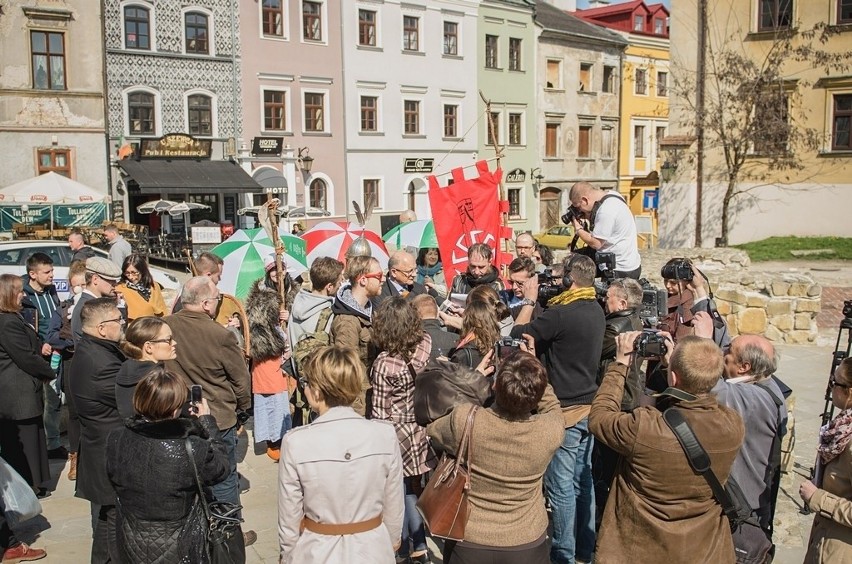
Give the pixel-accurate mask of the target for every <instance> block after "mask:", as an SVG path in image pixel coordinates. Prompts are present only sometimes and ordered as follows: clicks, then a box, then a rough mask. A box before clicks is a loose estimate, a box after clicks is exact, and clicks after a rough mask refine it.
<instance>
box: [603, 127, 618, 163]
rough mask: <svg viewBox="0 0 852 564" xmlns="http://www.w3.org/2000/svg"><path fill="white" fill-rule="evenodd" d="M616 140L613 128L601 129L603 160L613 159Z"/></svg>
mask: <svg viewBox="0 0 852 564" xmlns="http://www.w3.org/2000/svg"><path fill="white" fill-rule="evenodd" d="M614 140H615V135H614V130H613V128H611V127H604V128H603V129H601V158H602V159H611V158H612V155H613V153H614V151H613V150H612V147H613V141H614Z"/></svg>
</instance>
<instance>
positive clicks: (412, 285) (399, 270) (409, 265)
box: [373, 251, 444, 306]
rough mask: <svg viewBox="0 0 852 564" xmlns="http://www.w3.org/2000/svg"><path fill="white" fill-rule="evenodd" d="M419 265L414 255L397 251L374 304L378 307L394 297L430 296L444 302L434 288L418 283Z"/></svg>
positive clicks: (393, 255)
mask: <svg viewBox="0 0 852 564" xmlns="http://www.w3.org/2000/svg"><path fill="white" fill-rule="evenodd" d="M416 277H417V264H416V263H415V261H414V255H412V254H411V253H409V252H406V251H396V252H395V253H393V254H391V256H390V258H389V259H388V275H387V276H386V277H385V281H384V282H383V283H382V291H381V293H380V294H379V295H378V296H376V297H375V298H373V304H374V305H376V306H378V305H379V304H381V303H382V302H383V301H385V300H386V299H388V298H390V297H393V296H403V297H404V298H406V299H408V300H413V299H414V297H415V296H422V295H424V294H427V295H430V296H432V297H433V298H435V300H436V301H438V302H439V303H440V302H443V301H444V299H443V298H442V297H441V296H440V294H438V292H436V291H435V290H433V289H432V288H427V287H426V286H425V285H423V284H421V283H419V282H417V281H416V280H415V278H416Z"/></svg>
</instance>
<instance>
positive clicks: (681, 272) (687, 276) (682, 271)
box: [660, 258, 695, 282]
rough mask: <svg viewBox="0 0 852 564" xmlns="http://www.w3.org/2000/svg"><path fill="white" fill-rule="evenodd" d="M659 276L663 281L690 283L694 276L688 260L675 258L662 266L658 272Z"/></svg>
mask: <svg viewBox="0 0 852 564" xmlns="http://www.w3.org/2000/svg"><path fill="white" fill-rule="evenodd" d="M660 276H662V277H663V279H665V280H684V281H686V282H691V281H692V278H693V277H694V276H695V271H694V270H692V263H691V262H689V259H685V258H677V259H672V260H670V261H669V262H667V263H666V264H664V265H663V268H662V269H661V270H660Z"/></svg>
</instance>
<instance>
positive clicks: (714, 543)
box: [589, 332, 745, 564]
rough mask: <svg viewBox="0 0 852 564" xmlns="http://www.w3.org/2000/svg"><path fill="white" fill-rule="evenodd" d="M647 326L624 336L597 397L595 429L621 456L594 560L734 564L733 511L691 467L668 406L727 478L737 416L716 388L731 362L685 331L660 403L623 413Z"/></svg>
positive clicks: (736, 443)
mask: <svg viewBox="0 0 852 564" xmlns="http://www.w3.org/2000/svg"><path fill="white" fill-rule="evenodd" d="M640 335H642V333H636V332H630V333H623V334H621V335H619V336H618V339H617V348H618V352H617V355H616V360H615V362H613V363H612V364H610V365H609V369H608V370H607V372H606V375H605V376H604V379H603V383H602V384H601V387H600V390H599V391H598V394H597V396H595V399H594V402H593V403H592V410H591V414H590V415H589V428H590V429H591V431H592V433H594V436H595V437H596V439H597V440H599V441H601V442H602V443H604V444H605V445H607V446H608V447H610V448H612V449H613V450H615V451H616V452H618V453H619V454H620V455H621V456H622V461H621V462H620V463H619V465H618V468H617V473H616V476H615V480H614V481H613V484H612V493H611V494H610V499H609V502H608V503H607V505H606V508H605V509H604V516H603V521H602V523H601V528H600V542H598V551H597V554H596V555H595V561H596V562H598V563H599V564H607V563H611V562H618V563H620V562H624V561H625V559H626V556H625V555H628V554H629V555H630V559H631V560H633V561H635V562H672V563H674V562H731V563H732V562H733V561H734V546H733V541H732V539H731V529H730V525H729V523H728V518H727V516H726V515H725V514H724V513H723V512H722V509H721V507H720V506H719V503H718V502H717V501H716V499H715V498H714V496H713V493H712V490H711V489H710V485H709V484H708V483H707V480H706V479H705V478H704V476H702V475H701V474H697V473H696V472H694V471H693V470H692V467H691V466H690V464H689V460H688V459H687V456H686V453H685V452H684V451H683V448H682V447H681V445H680V443H679V442H678V439H677V437H675V434H674V432H673V431H672V430H671V428H670V427H669V426H668V424H667V423H666V422H665V420H664V419H663V411H664V410H665V409H667V408H669V407H677V408H678V411H680V412H681V414H682V415H683V418H684V419H685V420H686V421H687V422H688V423H689V425H690V427H691V428H692V430H693V431H694V433H695V436H696V437H697V439H698V441H699V442H700V443H701V445H702V446H703V447H704V449H705V450H706V451H707V452H708V453H709V457H710V462H711V467H712V469H713V472H714V473H715V474H716V476H717V477H718V478H719V480H720V482H722V483H725V481H726V480H727V479H728V474H729V472H730V470H731V466H732V465H733V463H734V459H735V458H736V456H737V452H738V451H739V449H740V445H741V444H742V442H743V435H744V432H745V431H744V427H743V422H742V419H741V418H740V416H739V415H738V414H737V413H736V412H735V411H733V410H732V409H729V408H727V407H722V406H720V405H719V403H718V402H717V401H716V396H715V395H714V394H713V393H711V390H712V389H713V386H715V385H716V383H717V382H718V381H719V376H720V375H721V374H722V371H723V369H724V366H725V364H724V360H723V358H722V352H721V351H720V350H719V347H717V346H716V344H715V343H713V342H712V341H711V340H709V339H702V338H700V337H694V336H689V337H684V338H683V339H682V340H681V342H680V343H679V344H678V345H677V346H676V347H674V351H673V352H672V354H671V357H670V362H669V366H670V367H671V368H670V370H669V373H668V384H669V388H668V389H666V391H665V393H664V394H663V395H662V397H661V398H659V399H658V401H657V404H658V405H657V407H638V408H636V409H634V410H633V411H632V412H631V413H624V412H622V411H621V398H622V395H623V393H624V386H625V374H626V373H627V369H628V366H629V365H630V364H631V362H632V361H633V358H632V357H633V350H634V342H635V341H636V338H637V337H638V336H640Z"/></svg>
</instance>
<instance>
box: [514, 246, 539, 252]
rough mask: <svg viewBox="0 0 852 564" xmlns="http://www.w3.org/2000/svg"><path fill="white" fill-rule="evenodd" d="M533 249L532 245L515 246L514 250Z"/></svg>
mask: <svg viewBox="0 0 852 564" xmlns="http://www.w3.org/2000/svg"><path fill="white" fill-rule="evenodd" d="M534 248H535V247H533V246H532V245H515V250H517V251H523V250H529V249H534Z"/></svg>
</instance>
